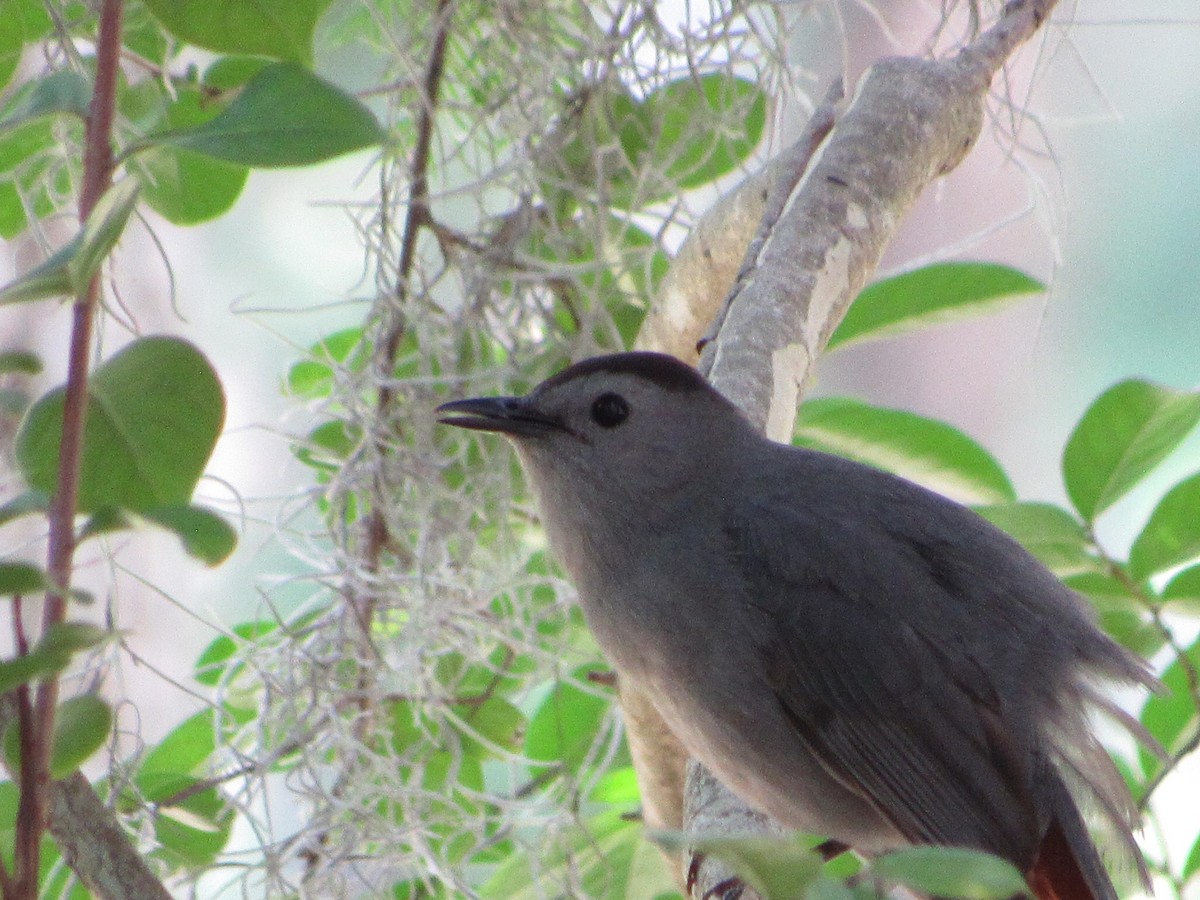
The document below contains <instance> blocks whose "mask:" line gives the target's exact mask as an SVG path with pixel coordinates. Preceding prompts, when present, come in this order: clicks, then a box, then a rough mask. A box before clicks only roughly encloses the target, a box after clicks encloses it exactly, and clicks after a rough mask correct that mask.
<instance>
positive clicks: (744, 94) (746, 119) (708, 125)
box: [643, 72, 767, 193]
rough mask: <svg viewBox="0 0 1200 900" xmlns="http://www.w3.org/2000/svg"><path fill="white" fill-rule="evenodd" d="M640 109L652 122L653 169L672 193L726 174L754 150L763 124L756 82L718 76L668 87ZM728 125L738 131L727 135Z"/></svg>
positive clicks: (761, 98)
mask: <svg viewBox="0 0 1200 900" xmlns="http://www.w3.org/2000/svg"><path fill="white" fill-rule="evenodd" d="M643 105H644V106H645V107H646V109H647V111H648V113H649V115H650V117H651V118H652V119H654V120H656V134H655V138H656V140H655V141H654V150H653V153H654V162H655V163H656V168H658V169H660V170H662V171H665V172H666V174H667V178H668V179H670V181H672V182H673V183H674V184H675V185H676V190H675V193H678V190H679V188H685V189H686V188H694V187H699V186H700V185H703V184H708V183H709V182H711V181H715V180H716V179H717V178H720V177H721V176H722V175H724V174H725V173H726V172H730V171H732V170H733V168H734V167H735V166H736V165H737V164H738V163H740V162H742V161H743V160H745V159H746V158H747V157H748V156H749V155H750V154H751V153H752V152H753V151H754V148H755V147H757V146H758V142H759V141H760V140H761V139H762V133H763V127H764V125H765V124H766V118H767V97H766V93H765V92H764V91H763V90H762V88H761V86H760V85H759V84H758V82H755V81H750V80H748V79H745V78H738V77H736V76H733V75H729V74H726V73H723V72H716V73H712V74H709V75H701V76H700V77H699V78H683V79H680V80H678V81H672V82H671V83H669V84H667V85H664V86H663V87H662V88H661V89H659V90H657V91H654V92H653V93H651V94H650V95H649V96H647V97H646V99H645V100H644V101H643ZM735 113H736V115H734V114H735ZM733 121H736V122H739V123H740V125H741V127H740V129H735V130H733V131H732V132H731V131H730V130H729V127H728V125H729V123H730V122H733Z"/></svg>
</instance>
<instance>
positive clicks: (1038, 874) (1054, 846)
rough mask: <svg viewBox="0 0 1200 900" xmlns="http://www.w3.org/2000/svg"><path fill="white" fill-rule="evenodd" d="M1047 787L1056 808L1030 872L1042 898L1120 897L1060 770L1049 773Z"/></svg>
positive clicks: (1033, 886) (1085, 899)
mask: <svg viewBox="0 0 1200 900" xmlns="http://www.w3.org/2000/svg"><path fill="white" fill-rule="evenodd" d="M1045 781H1046V783H1045V785H1044V786H1043V789H1044V790H1045V791H1046V792H1047V794H1048V795H1049V796H1050V797H1051V798H1052V802H1051V804H1050V808H1051V809H1052V810H1053V811H1054V812H1053V815H1052V817H1051V820H1050V826H1049V828H1047V829H1046V832H1045V834H1044V836H1043V837H1042V843H1041V845H1040V846H1039V847H1038V853H1037V858H1036V859H1035V860H1034V863H1033V868H1031V869H1030V870H1029V872H1028V873H1026V880H1027V881H1028V882H1029V889H1030V891H1031V892H1032V893H1033V895H1034V896H1035V897H1037V898H1038V900H1117V891H1116V888H1114V887H1113V883H1112V881H1111V880H1110V879H1109V877H1108V872H1107V871H1106V870H1105V868H1104V863H1103V862H1102V861H1101V859H1100V854H1099V852H1098V851H1097V850H1096V845H1095V844H1094V843H1092V838H1091V835H1089V834H1088V829H1087V825H1086V823H1084V821H1083V817H1082V816H1081V815H1080V813H1079V809H1078V807H1077V806H1076V805H1075V801H1074V799H1073V798H1072V797H1071V794H1070V792H1069V791H1068V790H1067V786H1066V785H1065V784H1064V783H1063V780H1062V777H1061V776H1060V775H1059V774H1058V773H1057V772H1053V771H1052V772H1048V773H1046V778H1045Z"/></svg>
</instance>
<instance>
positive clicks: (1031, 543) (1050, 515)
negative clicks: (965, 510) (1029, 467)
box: [975, 501, 1104, 578]
mask: <svg viewBox="0 0 1200 900" xmlns="http://www.w3.org/2000/svg"><path fill="white" fill-rule="evenodd" d="M975 512H977V513H979V514H980V515H981V516H983V517H984V518H985V519H987V520H988V521H989V522H991V523H992V524H993V525H995V526H996V527H997V528H1001V529H1003V530H1004V531H1006V532H1008V533H1009V534H1010V535H1012V537H1014V538H1016V539H1017V541H1018V542H1020V544H1021V546H1023V547H1024V548H1025V549H1026V550H1028V551H1029V552H1030V553H1032V554H1033V555H1034V556H1036V557H1037V558H1038V559H1039V560H1041V562H1042V564H1043V565H1045V566H1046V568H1048V569H1049V570H1050V571H1051V572H1053V573H1054V574H1055V575H1057V576H1058V577H1059V578H1065V577H1066V576H1068V575H1078V574H1080V573H1082V572H1099V571H1101V570H1102V569H1103V568H1104V562H1103V561H1102V560H1101V559H1100V558H1099V556H1098V555H1097V554H1096V549H1095V546H1094V545H1093V544H1092V540H1091V538H1090V537H1088V534H1087V531H1086V530H1085V529H1084V527H1083V524H1082V523H1081V522H1080V521H1079V520H1078V519H1076V518H1075V517H1074V516H1072V515H1071V514H1070V513H1069V512H1067V511H1066V510H1065V509H1062V508H1061V507H1058V506H1054V505H1053V504H1051V503H1026V502H1021V501H1017V502H1015V503H998V504H993V505H988V506H977V507H975Z"/></svg>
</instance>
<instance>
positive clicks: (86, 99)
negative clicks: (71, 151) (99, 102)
mask: <svg viewBox="0 0 1200 900" xmlns="http://www.w3.org/2000/svg"><path fill="white" fill-rule="evenodd" d="M91 102H92V84H91V82H90V81H88V79H87V78H85V77H84V76H83V75H81V74H79V73H78V72H74V71H71V70H69V69H60V70H59V71H57V72H52V73H50V74H49V75H45V76H43V77H41V78H39V79H37V80H36V81H34V82H32V83H31V84H30V85H29V86H28V87H27V88H26V89H25V90H24V91H22V92H21V93H20V94H19V95H18V97H17V98H16V100H15V101H14V102H12V103H10V104H9V107H8V109H6V110H5V111H4V113H3V115H0V131H5V130H7V129H9V128H16V127H17V126H19V125H24V124H25V123H27V122H31V121H33V120H34V119H40V118H42V117H43V116H53V115H70V116H76V117H77V118H80V119H85V118H87V114H88V106H89V105H90V104H91Z"/></svg>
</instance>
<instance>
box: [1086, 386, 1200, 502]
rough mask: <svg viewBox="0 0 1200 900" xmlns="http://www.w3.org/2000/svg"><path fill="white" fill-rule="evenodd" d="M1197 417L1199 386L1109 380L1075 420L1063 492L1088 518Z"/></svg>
mask: <svg viewBox="0 0 1200 900" xmlns="http://www.w3.org/2000/svg"><path fill="white" fill-rule="evenodd" d="M1197 421H1200V392H1188V391H1177V390H1173V389H1172V388H1168V387H1164V386H1162V385H1158V384H1152V383H1151V382H1148V381H1136V380H1133V381H1123V382H1121V383H1120V384H1116V385H1113V386H1112V387H1111V388H1109V389H1108V390H1107V391H1105V392H1104V393H1103V394H1101V395H1100V396H1099V397H1098V398H1097V399H1096V402H1095V403H1093V404H1092V405H1091V406H1090V407H1089V408H1088V410H1087V412H1085V413H1084V414H1083V418H1082V419H1080V420H1079V424H1078V425H1076V426H1075V430H1074V431H1073V432H1072V433H1071V437H1070V438H1069V439H1068V440H1067V446H1066V449H1065V450H1064V451H1063V477H1064V479H1065V480H1066V485H1067V495H1068V496H1069V497H1070V498H1071V503H1072V504H1074V506H1075V508H1076V509H1077V510H1079V513H1080V515H1082V516H1083V518H1084V520H1085V521H1087V522H1092V521H1093V520H1095V518H1096V516H1098V515H1100V513H1102V512H1104V510H1106V509H1107V508H1108V507H1109V506H1111V505H1112V504H1113V503H1115V502H1116V501H1117V500H1119V499H1120V498H1121V497H1122V496H1124V495H1125V493H1126V492H1128V491H1129V489H1130V488H1132V487H1133V486H1134V485H1135V484H1137V483H1138V482H1139V481H1141V479H1142V478H1143V477H1145V476H1146V475H1147V474H1148V473H1149V472H1150V471H1151V470H1152V469H1153V468H1154V467H1155V466H1157V465H1158V464H1159V463H1160V462H1162V460H1163V459H1164V458H1165V457H1166V456H1167V454H1168V453H1170V452H1171V451H1172V450H1174V449H1175V448H1176V447H1177V446H1178V445H1179V443H1180V441H1182V440H1183V439H1184V437H1186V436H1187V434H1188V432H1189V431H1191V430H1192V428H1194V427H1195V425H1196V422H1197Z"/></svg>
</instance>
